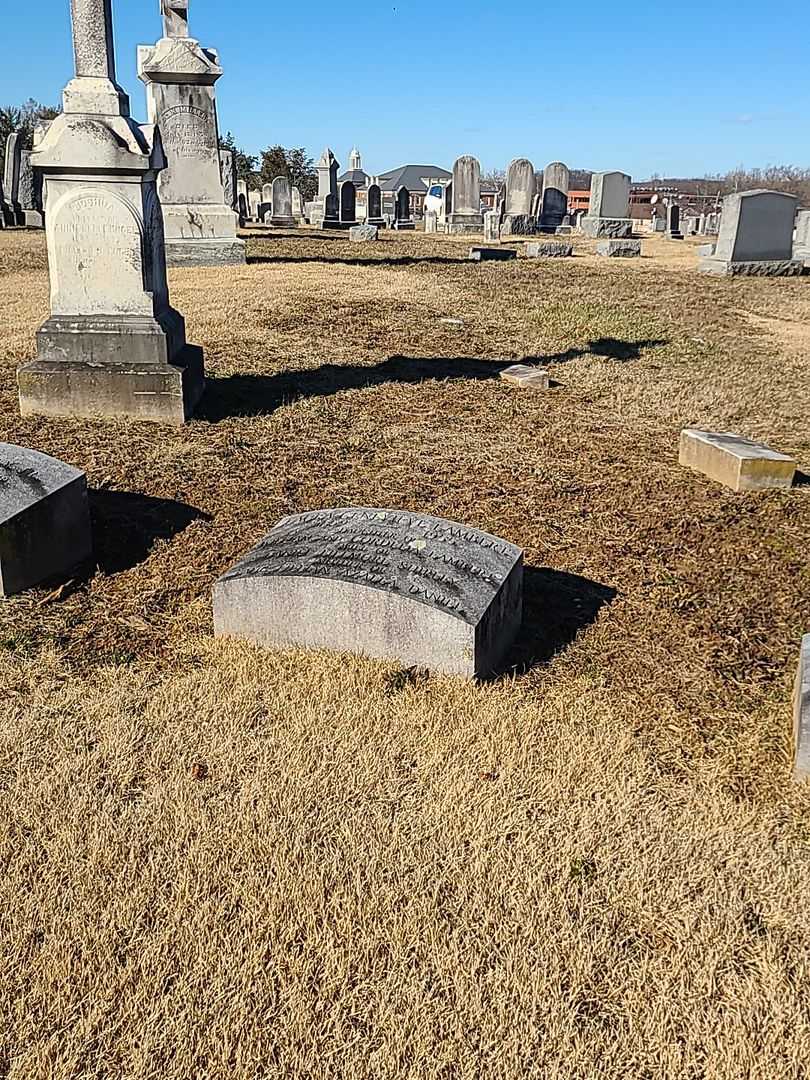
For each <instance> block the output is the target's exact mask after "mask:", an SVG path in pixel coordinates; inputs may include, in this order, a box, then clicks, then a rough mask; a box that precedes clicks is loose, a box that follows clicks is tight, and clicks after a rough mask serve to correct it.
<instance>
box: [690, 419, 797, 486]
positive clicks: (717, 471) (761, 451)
mask: <svg viewBox="0 0 810 1080" xmlns="http://www.w3.org/2000/svg"><path fill="white" fill-rule="evenodd" d="M679 461H680V464H681V465H685V466H686V467H687V468H689V469H694V470H695V471H696V472H700V473H703V474H704V475H705V476H708V477H710V478H711V479H712V480H716V481H717V482H718V483H720V484H724V485H725V486H726V487H729V488H731V489H732V491H762V490H764V489H766V488H789V487H790V486H791V485H792V483H793V477H794V474H795V472H796V462H795V461H794V460H793V458H790V457H788V456H787V455H786V454H780V453H777V451H776V450H771V449H770V448H769V447H767V446H765V445H764V444H762V443H757V442H753V441H752V440H751V439H745V438H743V437H742V436H740V435H733V434H731V433H730V432H722V431H700V430H698V429H697V428H684V430H683V431H682V432H681V444H680V454H679Z"/></svg>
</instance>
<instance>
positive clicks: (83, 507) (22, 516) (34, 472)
mask: <svg viewBox="0 0 810 1080" xmlns="http://www.w3.org/2000/svg"><path fill="white" fill-rule="evenodd" d="M92 550H93V545H92V540H91V533H90V512H89V509H88V503H87V481H86V479H85V475H84V473H83V472H81V471H80V470H79V469H75V468H74V467H73V466H72V465H66V464H65V462H63V461H57V459H56V458H52V457H49V456H48V455H47V454H41V453H39V451H37V450H28V449H27V448H26V447H23V446H12V445H11V444H10V443H0V596H12V595H13V594H14V593H19V592H22V591H23V590H24V589H31V588H34V586H36V585H39V584H41V583H43V582H46V581H57V580H60V579H61V580H66V579H67V578H68V577H69V576H70V573H71V571H72V570H74V569H75V568H76V567H77V566H79V565H80V564H82V563H84V562H86V561H87V560H88V559H89V558H90V555H91V554H92Z"/></svg>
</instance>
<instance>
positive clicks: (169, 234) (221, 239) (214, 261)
mask: <svg viewBox="0 0 810 1080" xmlns="http://www.w3.org/2000/svg"><path fill="white" fill-rule="evenodd" d="M162 210H163V227H164V235H165V238H166V264H167V265H168V266H223V265H224V266H233V265H241V264H243V263H244V262H245V244H244V242H243V241H242V240H239V239H237V236H236V225H237V215H236V213H235V211H233V210H231V209H230V208H229V207H227V206H225V205H224V204H223V205H222V206H218V205H216V204H213V203H193V204H189V205H186V204H182V205H181V204H178V203H170V204H164V205H163V207H162Z"/></svg>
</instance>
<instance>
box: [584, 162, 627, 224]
mask: <svg viewBox="0 0 810 1080" xmlns="http://www.w3.org/2000/svg"><path fill="white" fill-rule="evenodd" d="M581 228H582V231H583V232H584V233H585V235H586V236H590V237H593V238H599V239H601V238H603V237H606V238H610V237H612V238H615V239H622V238H624V237H626V236H631V235H632V232H633V222H632V221H631V220H630V177H629V176H627V175H626V174H625V173H620V172H601V173H594V174H593V176H592V177H591V201H590V205H589V207H588V213H587V215H586V216H585V217H584V218H583V219H582V222H581Z"/></svg>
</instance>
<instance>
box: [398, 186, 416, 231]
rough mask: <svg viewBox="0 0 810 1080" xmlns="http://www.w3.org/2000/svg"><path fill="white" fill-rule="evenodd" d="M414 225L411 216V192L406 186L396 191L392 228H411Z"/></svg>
mask: <svg viewBox="0 0 810 1080" xmlns="http://www.w3.org/2000/svg"><path fill="white" fill-rule="evenodd" d="M413 227H414V224H413V218H412V217H411V193H410V191H409V190H408V189H407V188H406V187H401V188H400V189H399V191H397V197H396V201H395V203H394V228H395V229H398V230H400V231H401V230H403V229H412V228H413Z"/></svg>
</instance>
